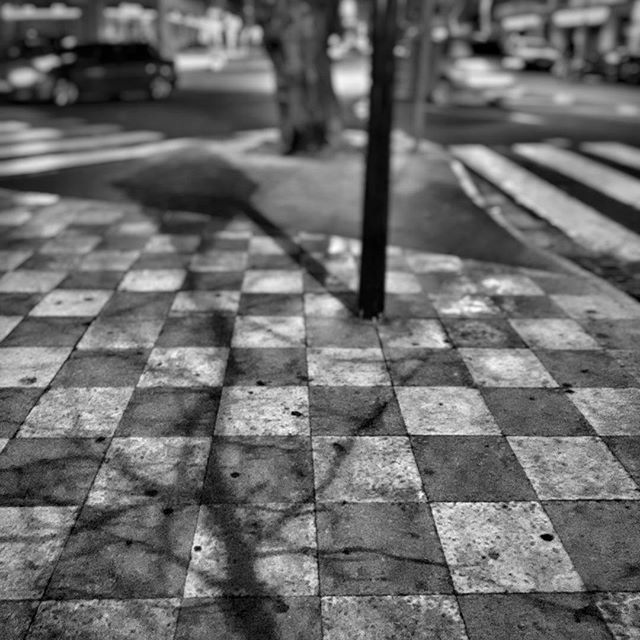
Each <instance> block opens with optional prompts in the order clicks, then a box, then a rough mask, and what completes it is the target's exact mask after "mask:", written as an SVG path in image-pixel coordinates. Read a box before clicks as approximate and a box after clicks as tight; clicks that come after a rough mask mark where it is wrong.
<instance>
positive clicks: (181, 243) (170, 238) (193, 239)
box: [144, 233, 202, 253]
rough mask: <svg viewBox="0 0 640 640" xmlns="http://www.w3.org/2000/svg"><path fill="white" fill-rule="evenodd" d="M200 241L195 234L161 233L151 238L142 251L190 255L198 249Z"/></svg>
mask: <svg viewBox="0 0 640 640" xmlns="http://www.w3.org/2000/svg"><path fill="white" fill-rule="evenodd" d="M201 240H202V239H201V237H200V236H199V235H195V234H175V233H174V234H170V233H162V234H157V235H154V236H151V238H149V241H148V242H147V244H146V245H145V247H144V250H145V251H147V252H149V253H191V252H193V251H196V250H197V249H198V246H199V245H200V242H201Z"/></svg>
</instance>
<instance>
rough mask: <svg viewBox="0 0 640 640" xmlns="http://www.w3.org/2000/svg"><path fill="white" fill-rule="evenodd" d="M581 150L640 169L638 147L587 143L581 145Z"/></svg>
mask: <svg viewBox="0 0 640 640" xmlns="http://www.w3.org/2000/svg"><path fill="white" fill-rule="evenodd" d="M580 149H582V151H585V152H586V153H590V154H591V155H593V156H599V157H600V158H604V159H605V160H612V161H613V162H616V163H617V164H621V165H624V166H625V167H631V168H632V169H640V149H638V148H636V147H631V146H629V145H627V144H622V143H621V142H585V143H583V144H581V145H580Z"/></svg>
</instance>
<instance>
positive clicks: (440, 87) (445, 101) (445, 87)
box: [431, 78, 453, 106]
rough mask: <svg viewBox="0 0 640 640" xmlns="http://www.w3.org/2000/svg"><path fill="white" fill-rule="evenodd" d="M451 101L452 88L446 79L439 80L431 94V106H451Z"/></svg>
mask: <svg viewBox="0 0 640 640" xmlns="http://www.w3.org/2000/svg"><path fill="white" fill-rule="evenodd" d="M452 99H453V87H452V86H451V82H450V81H449V80H447V79H446V78H441V79H440V80H438V82H437V84H436V86H435V87H434V88H433V91H432V92H431V101H432V102H433V104H437V105H440V106H445V105H449V104H451V102H452Z"/></svg>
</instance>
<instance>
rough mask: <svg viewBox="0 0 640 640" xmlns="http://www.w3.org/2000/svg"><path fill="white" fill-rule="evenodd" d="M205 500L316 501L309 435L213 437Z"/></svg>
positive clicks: (245, 501)
mask: <svg viewBox="0 0 640 640" xmlns="http://www.w3.org/2000/svg"><path fill="white" fill-rule="evenodd" d="M275 470H277V472H274V471H275ZM202 500H203V502H205V503H261V504H266V503H272V502H279V503H287V502H293V503H301V502H310V501H313V469H312V465H311V451H310V448H309V439H308V438H300V437H291V438H286V437H285V438H283V437H269V436H262V437H242V438H229V437H216V438H214V439H213V443H212V450H211V456H210V458H209V466H208V469H207V476H206V480H205V486H204V490H203V497H202Z"/></svg>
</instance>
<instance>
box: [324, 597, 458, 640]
mask: <svg viewBox="0 0 640 640" xmlns="http://www.w3.org/2000/svg"><path fill="white" fill-rule="evenodd" d="M322 623H323V631H324V634H323V635H324V638H325V640H346V639H347V638H350V639H351V638H353V639H354V640H355V639H357V640H365V639H368V638H376V640H433V639H434V638H442V639H443V640H444V639H445V638H446V639H447V640H467V635H466V633H465V629H464V623H463V622H462V618H461V616H460V610H459V608H458V604H457V602H456V600H455V598H454V597H453V596H443V595H433V596H427V595H410V596H366V597H354V596H333V597H326V598H322Z"/></svg>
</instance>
